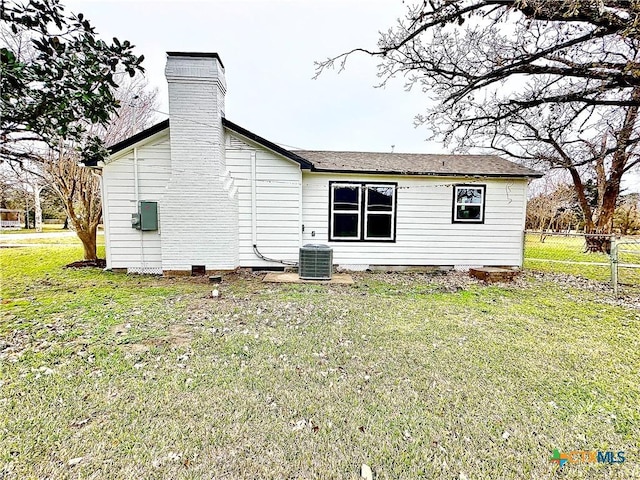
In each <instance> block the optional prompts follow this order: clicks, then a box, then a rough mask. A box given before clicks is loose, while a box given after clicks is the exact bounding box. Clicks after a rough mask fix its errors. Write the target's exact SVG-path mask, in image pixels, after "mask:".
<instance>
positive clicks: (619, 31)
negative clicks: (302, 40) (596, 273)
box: [318, 0, 640, 250]
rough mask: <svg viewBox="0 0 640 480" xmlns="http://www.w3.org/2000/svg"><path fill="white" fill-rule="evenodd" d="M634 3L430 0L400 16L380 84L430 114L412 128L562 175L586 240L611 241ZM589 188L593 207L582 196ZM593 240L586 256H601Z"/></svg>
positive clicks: (622, 164) (628, 128) (638, 80)
mask: <svg viewBox="0 0 640 480" xmlns="http://www.w3.org/2000/svg"><path fill="white" fill-rule="evenodd" d="M639 23H640V3H638V2H619V1H615V2H614V1H606V0H596V1H586V2H583V1H580V0H560V1H553V2H550V1H541V0H516V1H508V0H432V1H428V2H427V1H424V2H419V3H417V4H415V5H412V6H409V7H408V10H407V14H406V16H405V17H404V18H403V19H400V20H398V22H397V24H396V25H395V26H394V27H392V28H390V29H389V30H388V31H386V32H383V33H381V36H380V40H379V42H378V46H377V48H376V49H355V50H352V51H350V52H346V53H344V54H341V55H339V56H337V57H334V58H329V59H327V60H326V61H324V62H319V63H318V73H320V72H321V71H322V70H324V69H325V68H327V67H332V66H334V65H336V64H338V65H339V66H340V67H341V68H344V66H345V63H346V61H347V59H348V58H349V56H350V55H352V54H353V53H355V52H365V53H367V54H369V55H373V56H375V57H378V58H380V60H381V63H380V66H379V76H380V78H381V82H382V83H383V84H384V83H386V82H387V81H388V80H389V79H391V78H394V77H397V76H403V77H404V78H405V80H406V86H407V88H413V87H419V88H421V89H422V90H423V91H424V92H425V93H426V94H427V95H430V96H431V97H432V100H433V103H432V106H431V107H429V108H428V109H427V110H426V111H425V112H423V113H422V114H421V115H419V116H418V118H417V122H418V123H422V124H425V125H426V126H427V127H429V128H430V129H431V131H432V133H433V135H434V136H439V137H441V138H443V139H444V140H445V142H446V143H448V144H452V145H453V146H454V147H456V148H458V149H462V150H464V149H468V148H472V147H489V148H493V149H495V150H498V151H500V152H501V153H503V154H506V155H509V156H511V157H512V158H515V159H518V160H520V161H523V162H527V163H533V164H536V165H539V166H540V165H542V166H545V167H546V168H558V169H564V170H566V171H567V172H568V173H569V174H570V176H571V178H572V180H573V184H574V187H575V189H576V192H577V194H578V197H579V199H580V206H581V208H582V209H583V213H584V216H585V220H586V222H585V230H586V231H587V232H588V233H595V234H606V233H609V232H611V228H612V223H613V212H614V209H615V205H616V201H617V198H618V196H619V194H620V185H621V180H622V178H623V175H624V174H626V173H627V172H629V171H630V170H631V169H633V168H634V167H636V166H637V165H638V162H639V157H638V155H637V152H636V148H637V144H638V140H639V139H640V135H639V133H640V132H639V127H638V125H639V121H638V107H639V106H640V59H639V54H640V35H639V34H638V24H639ZM588 180H593V181H595V182H597V185H598V194H599V198H598V204H597V206H596V207H595V208H593V207H591V206H590V205H589V204H588V202H586V200H585V191H584V185H585V183H586V182H587V181H588ZM604 245H606V242H605V243H602V242H601V241H599V240H597V239H596V240H594V242H593V243H592V244H590V245H589V246H590V248H591V249H594V250H597V249H600V248H604Z"/></svg>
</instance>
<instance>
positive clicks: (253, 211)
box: [250, 151, 258, 250]
mask: <svg viewBox="0 0 640 480" xmlns="http://www.w3.org/2000/svg"><path fill="white" fill-rule="evenodd" d="M250 173H251V246H252V247H253V248H254V250H255V249H256V248H257V247H258V231H257V218H256V217H257V206H256V204H257V201H256V152H254V151H252V152H251V172H250Z"/></svg>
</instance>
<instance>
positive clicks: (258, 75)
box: [65, 0, 640, 191]
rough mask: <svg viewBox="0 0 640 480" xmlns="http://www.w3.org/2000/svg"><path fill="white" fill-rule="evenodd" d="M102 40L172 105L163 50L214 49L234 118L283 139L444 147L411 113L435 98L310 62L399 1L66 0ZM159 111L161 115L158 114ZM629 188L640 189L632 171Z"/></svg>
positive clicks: (357, 71) (296, 143)
mask: <svg viewBox="0 0 640 480" xmlns="http://www.w3.org/2000/svg"><path fill="white" fill-rule="evenodd" d="M65 5H66V6H67V8H68V10H70V11H73V12H75V13H79V12H82V13H84V14H85V15H87V17H88V18H89V19H90V20H91V21H92V23H93V24H94V25H95V27H96V29H97V32H98V33H99V35H100V36H101V37H103V38H104V39H110V38H111V37H114V36H115V37H118V39H120V40H125V39H126V40H129V41H131V42H132V43H133V44H135V45H136V46H137V53H138V54H143V55H144V56H145V58H146V60H145V62H144V67H145V68H146V75H147V78H148V79H149V81H150V83H151V84H152V85H153V86H155V87H157V88H158V89H159V93H160V103H161V108H160V110H162V111H164V112H166V111H167V110H168V106H167V88H166V81H165V77H164V66H165V62H166V52H167V51H194V52H217V53H218V54H219V55H220V57H221V58H222V61H223V63H224V65H225V70H226V77H227V97H226V112H225V113H226V116H227V118H228V119H229V120H231V121H233V122H235V123H237V124H239V125H241V126H242V127H244V128H246V129H248V130H251V131H253V132H254V133H256V134H258V135H261V136H263V137H265V138H267V139H268V140H271V141H273V142H275V143H278V144H281V145H283V146H286V147H292V148H303V149H318V150H357V151H382V152H385V151H391V148H392V145H395V151H396V152H421V153H445V152H447V151H448V150H447V149H445V148H444V146H443V145H442V144H441V143H439V142H428V141H426V138H427V137H429V132H428V131H427V130H426V128H425V127H418V128H415V127H414V124H413V119H414V117H415V116H416V115H417V114H419V113H423V112H424V110H425V107H426V105H428V102H429V101H430V99H429V96H428V94H427V93H424V92H421V91H419V90H414V91H411V92H407V91H405V89H404V82H403V81H402V79H397V81H394V82H392V83H391V84H389V85H387V86H386V87H385V88H376V85H377V84H378V78H377V76H376V73H377V69H376V66H377V64H378V62H377V60H376V59H373V58H370V57H368V56H366V55H356V56H353V57H351V59H350V60H349V62H348V64H347V68H346V70H345V71H343V72H342V73H340V74H338V72H337V71H326V72H325V73H323V74H322V75H321V76H320V77H319V78H318V79H317V80H313V78H312V77H313V76H314V74H315V66H314V61H317V60H323V59H325V58H327V57H329V56H334V55H337V54H339V53H342V52H344V51H347V50H350V49H352V48H354V47H365V48H375V46H376V42H377V39H378V37H379V33H378V32H379V31H381V30H387V29H388V28H389V27H391V26H392V25H393V24H394V23H395V22H396V19H398V18H399V17H401V16H403V14H404V11H405V8H406V7H405V6H404V4H403V3H402V1H401V0H279V1H274V0H209V1H204V0H203V1H198V2H190V1H178V0H173V1H169V0H165V1H162V0H146V1H131V0H127V1H124V0H113V1H105V0H83V1H78V0H76V1H71V0H66V1H65ZM160 119H162V117H159V120H160ZM629 180H632V181H631V182H627V187H631V189H633V190H636V191H637V190H640V179H638V177H634V178H633V179H631V178H629Z"/></svg>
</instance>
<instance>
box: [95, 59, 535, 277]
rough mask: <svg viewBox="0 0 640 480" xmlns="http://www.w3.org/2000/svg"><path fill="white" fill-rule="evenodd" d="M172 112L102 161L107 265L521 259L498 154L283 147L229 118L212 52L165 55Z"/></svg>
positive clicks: (518, 214) (522, 196) (517, 193)
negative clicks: (312, 253)
mask: <svg viewBox="0 0 640 480" xmlns="http://www.w3.org/2000/svg"><path fill="white" fill-rule="evenodd" d="M165 74H166V78H167V81H168V84H169V119H168V120H165V121H163V122H161V123H158V124H157V125H155V126H153V127H151V128H149V129H147V130H145V131H143V132H140V133H138V134H136V135H134V136H132V137H131V138H129V139H127V140H125V141H123V142H121V143H118V144H117V145H113V146H112V147H111V148H110V152H111V156H110V158H109V159H108V161H106V162H104V163H102V162H100V164H97V163H94V164H91V165H88V166H90V167H93V168H96V169H98V170H100V173H101V179H102V182H101V184H102V196H103V209H104V225H105V236H106V253H107V267H108V268H111V269H114V270H125V271H128V272H138V273H157V274H161V273H165V274H166V273H172V274H174V273H192V272H203V271H212V270H230V269H234V268H236V267H253V268H258V267H259V268H265V267H278V266H280V267H282V265H283V264H294V263H295V262H296V261H297V259H298V252H299V248H300V247H301V246H302V245H306V244H309V243H314V244H327V245H330V246H331V247H332V248H333V260H334V264H335V265H337V266H343V267H345V268H347V269H365V268H369V267H374V266H427V265H436V266H454V267H462V268H464V267H469V266H491V265H494V266H497V265H500V266H516V267H519V266H522V260H523V258H522V245H523V230H524V222H525V206H526V191H527V183H528V180H529V179H531V178H533V177H539V176H540V174H539V173H537V172H535V171H533V170H530V169H528V168H524V167H522V166H520V165H517V164H514V163H512V162H509V161H507V160H504V159H502V158H500V157H497V156H489V155H420V154H402V153H374V152H334V151H293V150H286V149H284V148H282V147H280V146H278V145H276V144H274V143H272V142H270V141H268V140H266V139H264V138H262V137H260V136H258V135H256V134H255V133H252V132H250V131H248V130H246V129H245V128H243V127H241V126H239V125H236V124H235V123H233V122H231V121H229V120H227V118H226V112H225V106H224V101H225V93H226V89H227V87H226V83H225V76H224V66H223V64H222V61H221V59H220V57H219V56H218V55H217V54H215V53H183V52H169V53H168V54H167V65H166V70H165Z"/></svg>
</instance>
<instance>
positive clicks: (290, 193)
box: [226, 131, 302, 267]
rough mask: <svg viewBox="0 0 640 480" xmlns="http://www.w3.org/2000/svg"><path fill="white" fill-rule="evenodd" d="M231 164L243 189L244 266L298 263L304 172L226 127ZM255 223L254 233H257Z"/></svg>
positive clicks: (240, 205) (241, 254) (241, 259)
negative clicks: (257, 253)
mask: <svg viewBox="0 0 640 480" xmlns="http://www.w3.org/2000/svg"><path fill="white" fill-rule="evenodd" d="M252 153H253V154H254V155H255V175H256V178H255V188H256V192H255V207H256V209H255V219H253V223H252V207H251V174H252V169H251V162H252V160H251V155H252ZM226 165H227V169H228V170H229V172H230V173H231V177H232V178H233V184H234V185H235V186H236V187H237V188H238V193H237V195H238V211H239V222H240V223H239V242H238V245H239V262H240V266H241V267H260V266H267V265H271V266H282V265H281V264H278V263H275V262H268V261H265V260H263V259H261V258H259V257H258V256H257V255H256V254H255V253H254V251H253V239H254V238H255V242H256V245H257V247H258V250H259V252H260V253H261V254H262V255H264V256H265V257H268V258H271V259H275V260H283V261H286V262H297V261H298V249H299V247H300V233H301V229H302V226H301V223H300V218H301V204H302V201H301V198H300V196H301V182H302V174H301V172H300V167H299V165H298V164H297V163H295V162H293V161H291V160H288V159H285V158H283V157H281V156H280V155H277V154H275V153H272V152H270V151H269V150H265V149H264V148H262V147H259V146H257V145H254V144H253V143H251V142H245V141H244V139H242V138H239V137H238V136H236V135H235V134H231V133H230V132H228V131H227V138H226ZM252 224H253V225H254V226H255V232H254V233H252Z"/></svg>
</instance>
